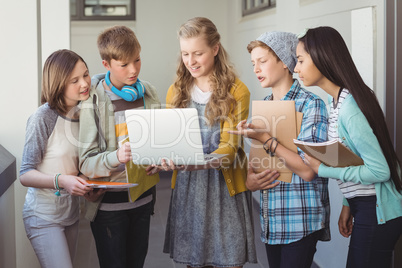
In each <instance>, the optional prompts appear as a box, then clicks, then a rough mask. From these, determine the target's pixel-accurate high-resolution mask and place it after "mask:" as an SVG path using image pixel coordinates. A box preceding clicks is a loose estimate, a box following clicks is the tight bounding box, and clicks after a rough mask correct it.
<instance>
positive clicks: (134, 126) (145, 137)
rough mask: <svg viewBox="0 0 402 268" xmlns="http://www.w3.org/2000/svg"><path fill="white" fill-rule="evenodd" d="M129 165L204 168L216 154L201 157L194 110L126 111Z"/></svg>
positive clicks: (201, 147)
mask: <svg viewBox="0 0 402 268" xmlns="http://www.w3.org/2000/svg"><path fill="white" fill-rule="evenodd" d="M125 115H126V123H127V130H128V136H129V140H130V146H131V153H132V156H133V162H134V164H136V165H151V164H156V165H159V164H161V162H162V159H165V160H167V162H168V163H169V160H172V161H173V163H174V164H175V165H204V164H206V163H208V162H209V161H212V160H214V159H217V158H220V157H222V156H224V155H220V154H204V152H203V146H202V140H201V130H200V124H199V119H198V112H197V110H196V109H195V108H182V109H133V110H126V111H125Z"/></svg>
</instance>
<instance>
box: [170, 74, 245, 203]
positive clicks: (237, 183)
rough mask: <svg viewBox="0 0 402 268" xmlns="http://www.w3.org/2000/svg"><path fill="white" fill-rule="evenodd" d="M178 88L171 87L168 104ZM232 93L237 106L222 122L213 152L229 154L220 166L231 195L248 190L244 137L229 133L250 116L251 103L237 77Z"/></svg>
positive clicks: (174, 181)
mask: <svg viewBox="0 0 402 268" xmlns="http://www.w3.org/2000/svg"><path fill="white" fill-rule="evenodd" d="M175 90H176V88H175V87H174V85H171V86H170V87H169V90H168V92H167V95H166V104H167V106H169V105H170V104H171V103H172V99H173V96H174V94H175ZM230 93H231V94H232V95H233V97H234V98H235V100H236V106H235V108H234V110H233V109H232V111H231V115H230V116H228V117H227V118H226V119H225V120H221V122H220V136H221V138H220V142H219V147H218V149H217V150H215V151H214V152H213V153H217V154H227V156H226V157H225V158H224V159H222V165H221V167H220V168H219V169H220V170H221V171H222V173H223V177H224V178H225V181H226V185H227V187H228V191H229V194H230V196H234V195H236V194H238V193H241V192H244V191H247V188H246V184H245V182H246V179H247V167H248V162H247V156H246V153H245V152H244V148H243V138H242V137H241V136H238V135H233V134H229V133H228V131H229V130H235V129H236V126H237V124H238V123H239V122H240V121H241V120H244V119H247V117H248V111H249V104H250V91H249V90H248V88H247V87H246V85H245V84H244V83H243V82H242V81H240V79H238V78H236V81H235V84H234V86H233V87H232V88H231V89H230ZM176 177H177V170H175V171H174V172H173V176H172V189H174V186H175V184H176Z"/></svg>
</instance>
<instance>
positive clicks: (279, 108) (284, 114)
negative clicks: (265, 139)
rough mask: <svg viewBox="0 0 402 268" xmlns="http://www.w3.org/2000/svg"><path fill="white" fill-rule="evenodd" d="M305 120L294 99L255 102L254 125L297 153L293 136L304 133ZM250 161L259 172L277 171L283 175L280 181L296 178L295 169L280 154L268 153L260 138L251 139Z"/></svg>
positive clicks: (289, 180) (255, 170)
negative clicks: (302, 128)
mask: <svg viewBox="0 0 402 268" xmlns="http://www.w3.org/2000/svg"><path fill="white" fill-rule="evenodd" d="M302 119H303V113H299V112H296V110H295V102H294V101H253V102H252V118H251V121H252V124H254V125H255V126H257V127H258V128H260V129H263V130H264V131H267V132H268V133H269V134H270V135H271V136H273V137H276V138H277V139H278V141H279V142H280V143H281V144H282V145H283V146H285V147H286V148H287V149H289V150H291V151H293V152H295V153H297V147H296V145H295V144H294V143H293V139H295V138H297V136H298V135H299V133H300V127H301V122H302ZM249 162H250V164H251V167H252V168H253V170H254V172H256V173H260V172H262V171H264V170H266V169H271V170H277V171H278V172H279V174H280V175H279V177H278V179H277V180H280V181H283V182H288V183H290V182H291V181H292V175H293V172H292V171H291V170H289V169H288V168H287V167H286V166H285V163H284V162H283V161H282V160H281V159H279V158H278V157H277V156H270V155H269V154H267V152H266V151H265V150H264V149H263V144H262V143H261V142H259V141H256V140H252V141H251V148H250V155H249Z"/></svg>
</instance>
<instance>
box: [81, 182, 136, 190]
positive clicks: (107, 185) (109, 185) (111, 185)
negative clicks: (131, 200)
mask: <svg viewBox="0 0 402 268" xmlns="http://www.w3.org/2000/svg"><path fill="white" fill-rule="evenodd" d="M87 183H88V184H87V186H89V187H92V188H103V189H117V188H131V187H134V186H137V185H138V184H137V183H127V182H113V181H95V180H87Z"/></svg>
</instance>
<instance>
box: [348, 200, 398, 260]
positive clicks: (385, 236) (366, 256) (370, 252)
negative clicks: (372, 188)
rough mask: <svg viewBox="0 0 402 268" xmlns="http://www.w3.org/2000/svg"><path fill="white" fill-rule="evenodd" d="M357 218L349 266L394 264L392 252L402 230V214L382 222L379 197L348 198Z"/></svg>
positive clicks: (350, 249) (354, 225)
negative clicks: (377, 198)
mask: <svg viewBox="0 0 402 268" xmlns="http://www.w3.org/2000/svg"><path fill="white" fill-rule="evenodd" d="M348 202H349V206H350V211H351V213H352V215H353V217H354V222H353V230H352V235H351V237H350V242H349V253H348V261H347V265H346V267H348V268H349V267H350V268H352V267H353V268H359V267H364V268H370V267H373V268H377V267H391V260H392V252H393V250H394V247H395V244H396V242H397V240H398V239H399V236H400V235H401V232H402V217H399V218H396V219H393V220H390V221H387V222H386V223H385V224H378V222H377V213H376V196H368V197H367V196H365V197H355V198H351V199H348Z"/></svg>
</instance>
